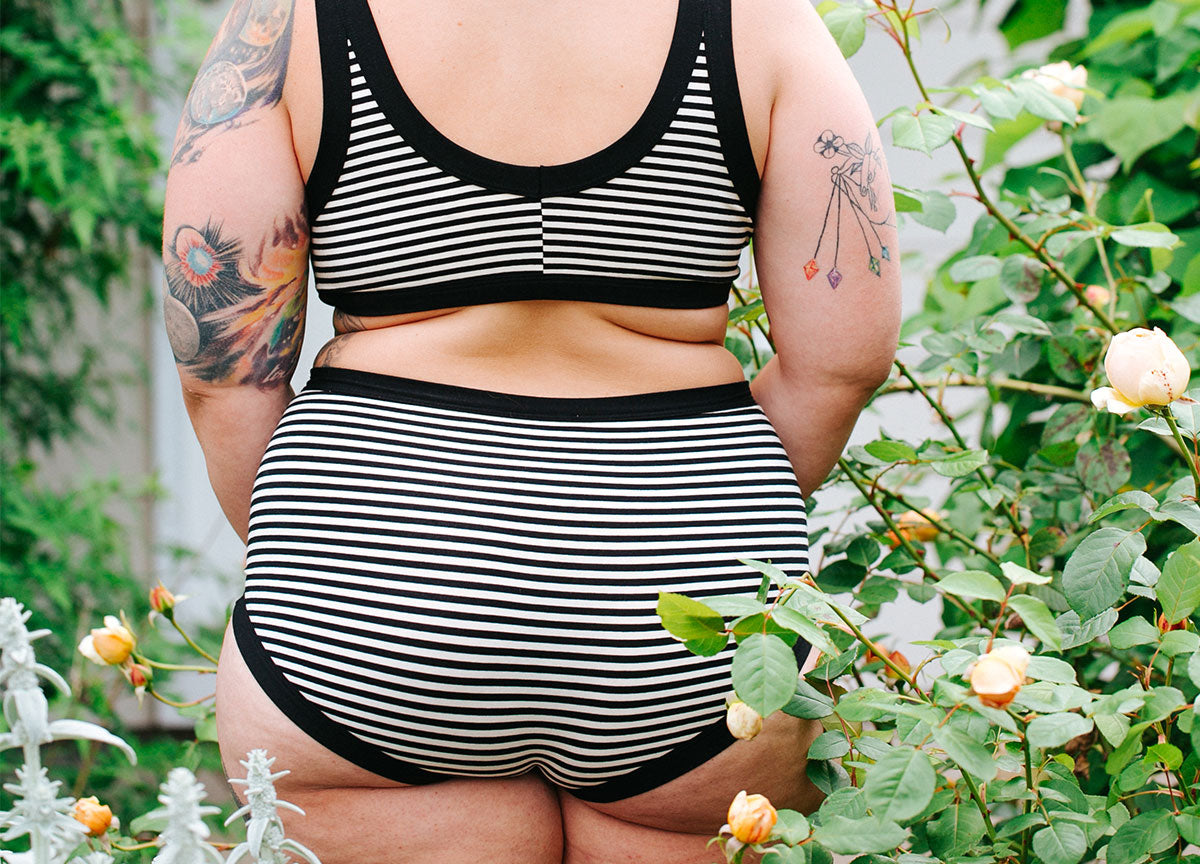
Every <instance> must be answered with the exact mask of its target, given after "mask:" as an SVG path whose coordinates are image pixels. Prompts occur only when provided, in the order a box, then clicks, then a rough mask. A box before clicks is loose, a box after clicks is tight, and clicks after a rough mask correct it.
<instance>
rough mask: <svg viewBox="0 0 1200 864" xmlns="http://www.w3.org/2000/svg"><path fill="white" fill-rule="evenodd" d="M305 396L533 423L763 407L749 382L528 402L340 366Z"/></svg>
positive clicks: (315, 374) (319, 374) (322, 370)
mask: <svg viewBox="0 0 1200 864" xmlns="http://www.w3.org/2000/svg"><path fill="white" fill-rule="evenodd" d="M304 390H305V392H311V391H318V392H325V393H339V394H344V395H347V396H364V397H366V398H368V399H386V400H388V401H392V402H403V403H409V404H418V405H426V406H429V407H432V408H442V409H447V410H458V411H467V412H470V413H475V414H485V415H488V416H491V417H506V418H521V419H528V420H570V421H578V420H596V421H609V420H612V421H617V420H651V419H659V420H661V419H670V418H681V417H695V416H698V415H700V414H705V413H708V412H712V411H724V410H728V409H733V408H749V407H752V406H754V405H755V404H757V403H756V402H755V401H754V396H753V395H752V394H751V392H750V384H749V382H747V381H732V382H730V383H728V384H710V385H708V386H706V387H687V388H684V389H682V390H662V391H658V392H655V393H634V394H630V395H625V396H591V397H570V396H566V397H563V396H526V395H523V394H519V393H498V392H496V391H494V390H477V389H475V388H473V387H460V386H458V385H457V384H442V383H440V382H437V381H422V380H419V379H416V378H401V377H398V376H395V375H385V374H383V373H380V372H367V371H364V370H362V369H345V368H342V367H340V366H314V367H313V369H312V371H311V372H310V373H309V379H308V384H307V385H305V387H304Z"/></svg>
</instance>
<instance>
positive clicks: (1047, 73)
mask: <svg viewBox="0 0 1200 864" xmlns="http://www.w3.org/2000/svg"><path fill="white" fill-rule="evenodd" d="M1021 77H1022V78H1025V79H1027V80H1030V81H1033V82H1034V83H1036V84H1040V85H1042V86H1043V87H1045V88H1046V89H1047V90H1049V91H1050V93H1051V95H1053V96H1058V97H1059V98H1060V99H1066V100H1067V101H1068V102H1070V103H1071V104H1072V105H1074V106H1075V110H1076V111H1078V110H1079V109H1080V108H1082V107H1083V95H1084V94H1083V88H1084V87H1086V86H1087V79H1088V74H1087V70H1086V69H1084V68H1083V67H1082V66H1072V65H1071V64H1070V63H1068V62H1067V61H1066V60H1062V61H1059V62H1058V63H1050V64H1048V65H1046V66H1042V67H1041V68H1040V69H1028V70H1026V71H1025V72H1023V73H1022V74H1021Z"/></svg>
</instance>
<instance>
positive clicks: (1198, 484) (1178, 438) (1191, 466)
mask: <svg viewBox="0 0 1200 864" xmlns="http://www.w3.org/2000/svg"><path fill="white" fill-rule="evenodd" d="M1152 410H1153V409H1152ZM1154 413H1156V414H1158V415H1159V416H1160V417H1162V418H1163V419H1164V420H1166V421H1167V425H1168V426H1170V427H1171V434H1172V435H1174V436H1175V443H1177V444H1178V445H1179V451H1180V453H1181V455H1182V456H1183V461H1185V462H1187V466H1188V470H1189V471H1191V472H1192V485H1193V486H1195V488H1196V497H1197V498H1198V499H1200V470H1197V468H1196V462H1195V461H1194V460H1193V459H1192V457H1191V455H1190V454H1189V453H1188V446H1187V444H1185V443H1183V435H1181V434H1180V432H1179V424H1178V423H1176V422H1175V415H1174V414H1172V413H1171V408H1170V406H1164V407H1162V408H1160V409H1159V410H1157V411H1155V412H1154Z"/></svg>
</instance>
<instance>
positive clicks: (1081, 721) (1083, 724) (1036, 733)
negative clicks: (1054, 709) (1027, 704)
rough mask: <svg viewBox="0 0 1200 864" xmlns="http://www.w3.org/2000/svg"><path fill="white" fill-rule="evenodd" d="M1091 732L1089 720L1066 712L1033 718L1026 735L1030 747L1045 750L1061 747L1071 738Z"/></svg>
mask: <svg viewBox="0 0 1200 864" xmlns="http://www.w3.org/2000/svg"><path fill="white" fill-rule="evenodd" d="M1091 731H1092V721H1091V719H1090V718H1088V717H1084V716H1082V715H1080V714H1072V713H1069V712H1066V713H1062V714H1043V715H1041V716H1040V717H1035V718H1034V719H1033V721H1032V722H1030V724H1029V728H1028V729H1027V730H1026V735H1027V736H1028V738H1029V743H1030V744H1031V745H1033V746H1034V747H1041V748H1042V749H1046V748H1048V747H1061V746H1062V745H1064V744H1066V743H1067V742H1068V741H1070V740H1071V739H1072V738H1076V737H1078V736H1080V735H1083V734H1084V733H1086V732H1091Z"/></svg>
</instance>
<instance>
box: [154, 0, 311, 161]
mask: <svg viewBox="0 0 1200 864" xmlns="http://www.w3.org/2000/svg"><path fill="white" fill-rule="evenodd" d="M291 45H292V0H238V2H237V3H236V4H235V5H234V7H233V9H232V10H230V13H229V17H228V18H227V19H226V21H225V25H224V26H223V27H222V28H221V32H220V33H219V34H217V39H216V41H215V43H214V45H213V48H212V51H211V52H210V53H209V55H208V57H206V58H205V60H204V63H203V65H202V66H201V67H200V72H199V73H198V74H197V75H196V81H195V83H193V84H192V89H191V92H189V93H188V97H187V103H186V104H185V105H184V109H183V120H182V122H181V123H180V125H179V132H178V134H177V135H176V139H175V151H174V153H173V154H172V156H171V164H172V165H176V164H179V163H187V162H194V161H195V160H196V159H198V158H200V155H201V154H202V153H203V146H202V141H203V139H204V137H205V136H207V135H208V134H209V133H211V132H214V131H217V130H221V129H228V128H232V127H234V126H236V125H238V124H240V123H243V122H245V120H244V115H245V114H246V113H247V112H249V111H251V110H252V109H254V108H258V107H263V108H269V107H271V106H272V105H275V104H276V103H277V102H279V99H280V97H281V96H282V94H283V80H284V78H285V77H286V74H287V61H288V52H289V51H290V50H291Z"/></svg>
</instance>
